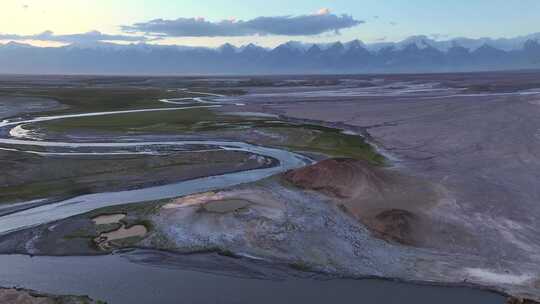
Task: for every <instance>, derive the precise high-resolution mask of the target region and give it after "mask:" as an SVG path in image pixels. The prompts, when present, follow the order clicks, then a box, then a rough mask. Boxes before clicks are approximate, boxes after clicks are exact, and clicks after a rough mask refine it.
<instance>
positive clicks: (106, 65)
mask: <svg viewBox="0 0 540 304" xmlns="http://www.w3.org/2000/svg"><path fill="white" fill-rule="evenodd" d="M539 41H540V33H536V34H531V35H526V36H520V37H515V38H501V39H491V38H480V39H470V38H455V39H451V40H435V39H431V38H429V37H427V36H413V37H409V38H407V39H405V40H403V41H400V42H381V43H373V44H366V43H363V42H362V41H360V40H353V41H349V42H345V43H342V42H335V43H326V44H313V43H303V42H298V41H290V42H287V43H284V44H281V45H279V46H277V47H275V48H263V47H260V46H257V45H254V44H248V45H244V46H241V47H236V46H233V45H231V44H228V43H227V44H224V45H222V46H220V47H218V48H206V47H188V46H178V45H169V46H167V45H154V44H129V45H120V44H113V43H106V42H99V43H93V44H85V45H82V44H72V45H68V46H63V47H47V48H44V47H35V46H31V45H28V44H22V43H16V42H10V43H6V44H0V73H77V74H79V73H80V74H85V73H92V74H93V73H103V74H273V73H377V72H447V71H474V70H478V71H480V70H506V69H536V68H540V42H539Z"/></svg>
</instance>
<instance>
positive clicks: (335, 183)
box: [284, 158, 391, 199]
mask: <svg viewBox="0 0 540 304" xmlns="http://www.w3.org/2000/svg"><path fill="white" fill-rule="evenodd" d="M284 177H285V179H286V180H287V181H288V182H290V183H292V184H294V185H295V186H297V187H299V188H302V189H309V190H316V191H319V192H322V193H324V194H327V195H329V196H334V197H337V198H341V199H346V198H352V197H356V196H358V195H362V194H367V193H374V192H379V191H381V190H382V189H383V188H384V186H385V183H388V182H390V180H391V176H390V175H388V174H386V173H385V172H383V171H382V170H381V169H379V168H375V167H373V166H372V165H370V164H369V163H368V162H366V161H362V160H355V159H348V158H334V159H326V160H323V161H321V162H319V163H317V164H314V165H311V166H307V167H304V168H301V169H298V170H292V171H289V172H287V173H285V175H284Z"/></svg>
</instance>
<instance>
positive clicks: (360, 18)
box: [0, 0, 540, 47]
mask: <svg viewBox="0 0 540 304" xmlns="http://www.w3.org/2000/svg"><path fill="white" fill-rule="evenodd" d="M46 31H47V32H46ZM535 32H540V0H468V1H467V0H452V1H442V0H441V1H439V0H332V1H328V0H326V1H318V0H286V1H283V0H263V1H261V0H249V1H244V0H235V1H231V0H199V1H192V0H190V1H183V0H1V1H0V40H1V41H4V42H5V41H13V40H16V41H25V42H30V43H33V44H37V45H47V46H49V45H63V44H66V43H73V42H81V41H93V40H107V41H117V42H121V43H133V42H137V41H144V42H146V43H158V44H181V45H190V46H218V45H221V44H223V43H225V42H230V43H232V44H235V45H243V44H247V43H252V42H253V43H256V44H259V45H262V46H267V47H272V46H275V45H278V44H280V43H283V42H285V41H289V40H298V41H304V42H331V41H336V40H341V41H349V40H353V39H360V40H362V41H364V42H366V43H374V42H381V41H400V40H403V39H405V38H407V37H409V36H412V35H427V36H431V37H434V38H437V39H447V38H454V37H469V38H479V37H492V38H499V37H514V36H520V35H526V34H530V33H535Z"/></svg>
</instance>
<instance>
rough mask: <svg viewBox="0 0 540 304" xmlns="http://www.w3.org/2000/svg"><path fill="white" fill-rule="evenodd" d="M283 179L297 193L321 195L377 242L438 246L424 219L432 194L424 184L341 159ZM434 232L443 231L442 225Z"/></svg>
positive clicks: (439, 241) (432, 202) (433, 201)
mask: <svg viewBox="0 0 540 304" xmlns="http://www.w3.org/2000/svg"><path fill="white" fill-rule="evenodd" d="M283 178H284V179H285V180H286V181H288V182H289V183H291V184H293V185H295V186H296V187H299V188H301V189H305V190H312V191H317V192H320V193H323V194H325V195H326V196H328V197H329V198H330V199H331V201H332V202H333V203H335V204H336V205H337V206H339V207H341V209H344V210H345V211H346V212H347V213H348V214H350V215H352V216H353V217H355V218H356V219H358V220H359V221H360V222H361V223H363V224H364V225H366V226H367V227H368V228H370V230H371V231H372V232H373V234H374V235H375V236H377V237H379V238H382V239H385V240H387V241H390V242H398V243H401V244H406V245H415V246H430V247H432V246H433V247H439V246H440V245H441V244H442V245H444V242H445V241H444V237H441V236H440V234H439V233H440V232H438V231H434V229H439V228H432V227H435V225H433V221H432V219H431V218H430V216H429V210H430V209H431V208H432V207H434V206H435V205H436V204H437V201H438V194H437V191H436V190H435V188H434V186H433V185H432V184H430V183H428V182H426V181H424V180H421V179H419V178H415V177H411V176H405V175H402V174H401V173H399V172H396V171H394V170H389V169H386V168H381V167H375V166H373V165H371V164H370V163H368V162H366V161H362V160H355V159H346V158H340V159H327V160H323V161H321V162H319V163H317V164H314V165H311V166H307V167H304V168H300V169H297V170H292V171H289V172H287V173H285V174H284V176H283ZM436 227H441V229H443V230H447V229H446V228H445V227H447V225H446V224H444V223H438V224H437V225H436Z"/></svg>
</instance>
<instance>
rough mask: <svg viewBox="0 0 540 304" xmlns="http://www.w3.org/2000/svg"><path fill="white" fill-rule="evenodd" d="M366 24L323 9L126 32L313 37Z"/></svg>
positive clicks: (141, 26) (156, 24) (184, 21)
mask: <svg viewBox="0 0 540 304" xmlns="http://www.w3.org/2000/svg"><path fill="white" fill-rule="evenodd" d="M362 23H364V21H361V20H356V19H354V18H353V17H352V16H350V15H335V14H332V13H331V12H330V10H329V9H327V8H323V9H320V10H319V11H317V12H316V13H315V14H310V15H300V16H276V17H257V18H255V19H251V20H247V21H243V20H234V19H233V20H222V21H218V22H212V21H207V20H205V19H204V18H202V17H197V18H178V19H176V20H163V19H155V20H151V21H148V22H141V23H135V24H133V25H129V26H122V30H123V31H125V32H128V33H146V34H147V35H155V36H156V35H157V36H167V37H224V36H252V35H259V36H267V35H285V36H309V35H319V34H323V33H327V32H334V33H336V34H338V33H339V31H340V30H342V29H347V28H351V27H355V26H357V25H359V24H362Z"/></svg>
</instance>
